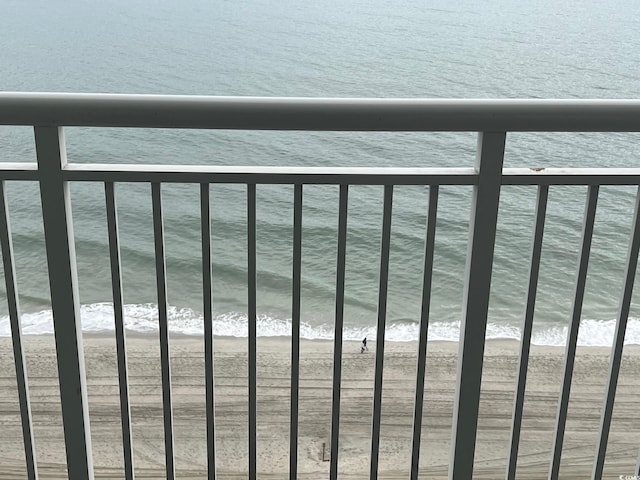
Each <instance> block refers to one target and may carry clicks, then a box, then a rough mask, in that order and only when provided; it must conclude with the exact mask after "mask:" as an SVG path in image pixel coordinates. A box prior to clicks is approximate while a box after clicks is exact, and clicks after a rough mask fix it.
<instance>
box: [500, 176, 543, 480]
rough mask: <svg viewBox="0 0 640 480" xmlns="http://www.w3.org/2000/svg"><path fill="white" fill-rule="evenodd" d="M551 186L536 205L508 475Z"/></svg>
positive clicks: (512, 473)
mask: <svg viewBox="0 0 640 480" xmlns="http://www.w3.org/2000/svg"><path fill="white" fill-rule="evenodd" d="M548 195H549V186H548V185H540V186H539V187H538V202H537V207H536V226H535V231H534V234H533V245H532V247H531V264H530V265H529V289H528V291H527V305H526V307H525V313H524V320H523V322H522V338H521V340H520V360H519V367H518V383H517V385H516V396H515V400H514V404H513V424H512V426H511V451H510V454H509V465H508V467H507V479H508V480H515V478H516V467H517V463H518V448H519V446H520V428H521V426H522V409H523V406H524V394H525V388H526V384H527V368H528V366H529V350H530V348H531V330H532V327H533V315H534V313H535V307H536V293H537V291H538V274H539V272H540V256H541V253H542V237H543V233H544V222H545V216H546V212H547V197H548Z"/></svg>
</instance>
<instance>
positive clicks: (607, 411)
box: [592, 188, 640, 480]
mask: <svg viewBox="0 0 640 480" xmlns="http://www.w3.org/2000/svg"><path fill="white" fill-rule="evenodd" d="M639 249H640V188H639V189H638V193H637V195H636V206H635V212H634V215H633V230H632V234H631V241H630V243H629V251H628V253H627V268H626V272H625V282H624V290H623V292H622V298H621V299H620V306H619V308H618V322H617V323H616V331H615V334H614V344H613V350H612V351H611V359H610V362H609V382H608V384H607V393H606V396H605V402H604V408H603V409H602V416H601V418H600V434H599V436H598V444H597V447H596V457H595V462H594V465H593V474H592V478H593V479H594V480H596V479H598V480H599V479H600V478H601V477H602V470H603V468H604V460H605V456H606V453H607V442H608V441H609V429H610V427H611V416H612V414H613V403H614V400H615V396H616V388H617V386H618V375H619V373H620V363H621V362H622V348H623V346H624V335H625V333H626V330H627V320H628V319H629V306H630V304H631V296H632V294H633V283H634V280H635V277H636V268H637V266H638V250H639Z"/></svg>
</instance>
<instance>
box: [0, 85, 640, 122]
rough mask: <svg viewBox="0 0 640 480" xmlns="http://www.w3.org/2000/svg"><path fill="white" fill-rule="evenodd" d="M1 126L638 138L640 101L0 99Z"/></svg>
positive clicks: (1, 95) (0, 95) (16, 95)
mask: <svg viewBox="0 0 640 480" xmlns="http://www.w3.org/2000/svg"><path fill="white" fill-rule="evenodd" d="M0 125H29V126H32V125H36V126H84V127H149V128H198V129H236V130H237V129H241V130H316V131H416V132H417V131H434V132H435V131H472V132H479V131H485V132H503V131H512V132H514V131H520V132H522V131H530V132H534V131H535V132H541V131H545V132H554V131H555V132H561V131H562V132H596V131H597V132H640V100H560V99H557V100H536V99H501V100H494V99H424V98H415V99H409V98H406V99H388V98H278V97H268V98H267V97H211V96H183V95H134V94H129V95H125V94H98V93H27V92H0Z"/></svg>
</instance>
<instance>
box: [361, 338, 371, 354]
mask: <svg viewBox="0 0 640 480" xmlns="http://www.w3.org/2000/svg"><path fill="white" fill-rule="evenodd" d="M365 350H366V351H367V352H368V351H369V348H368V347H367V337H364V340H362V345H361V346H360V353H364V351H365Z"/></svg>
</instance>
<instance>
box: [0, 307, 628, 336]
mask: <svg viewBox="0 0 640 480" xmlns="http://www.w3.org/2000/svg"><path fill="white" fill-rule="evenodd" d="M80 313H81V318H82V329H83V331H84V332H86V333H107V332H112V331H114V330H115V324H114V314H113V305H112V304H110V303H94V304H91V305H83V306H82V307H81V309H80ZM168 315H169V330H170V332H172V333H179V334H183V335H202V334H203V330H204V327H203V318H202V315H201V314H200V313H198V312H196V311H194V310H191V309H187V308H177V307H169V310H168ZM21 321H22V333H23V334H24V335H44V334H52V333H53V320H52V314H51V310H43V311H40V312H36V313H25V314H23V315H22V319H21ZM124 321H125V327H126V329H127V330H129V331H132V332H136V333H141V334H145V333H155V332H157V331H158V308H157V306H156V305H153V304H142V305H125V307H124ZM615 325H616V322H615V320H588V319H586V320H583V321H582V323H581V325H580V330H579V335H578V344H579V345H584V346H611V344H612V342H613V335H614V332H615ZM300 331H301V336H302V338H306V339H312V340H330V339H333V327H332V326H329V325H321V326H311V325H309V324H308V323H305V322H303V323H302V325H301V328H300ZM213 332H214V334H215V335H220V336H229V337H246V336H247V335H248V326H247V316H246V314H242V313H237V312H229V313H222V314H216V315H215V317H214V320H213ZM257 332H258V336H261V337H279V336H288V335H291V320H290V319H278V318H273V317H271V316H269V315H259V316H258V321H257ZM10 335H11V327H10V322H9V318H8V317H6V316H5V317H2V318H0V337H8V336H10ZM418 335H419V325H418V324H417V323H413V322H401V323H393V322H390V323H389V324H388V325H387V329H386V333H385V338H386V339H387V340H389V341H393V342H408V341H413V340H417V339H418ZM459 335H460V323H459V322H449V323H445V322H437V321H434V322H432V323H431V324H430V325H429V340H440V341H458V338H459ZM343 337H344V339H345V340H356V341H359V340H361V339H362V338H363V337H368V338H370V339H372V340H375V338H376V328H375V326H373V325H372V326H369V327H353V326H349V327H345V330H344V334H343ZM486 337H487V338H488V339H516V340H517V339H519V338H520V329H519V328H518V327H515V326H510V325H498V324H495V323H489V324H488V325H487V335H486ZM566 337H567V327H566V326H565V327H540V326H538V327H537V328H536V329H534V333H533V337H532V343H533V344H535V345H564V344H565V342H566ZM625 344H640V319H638V318H629V321H628V324H627V333H626V337H625Z"/></svg>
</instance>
